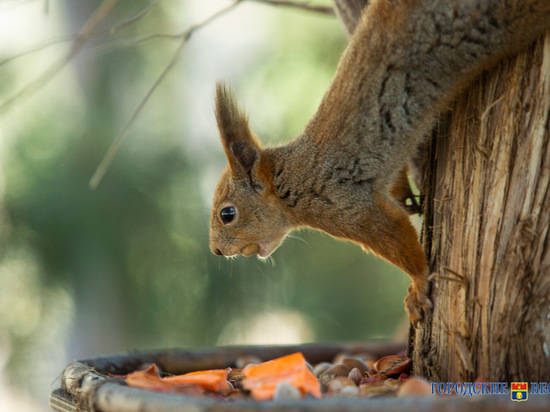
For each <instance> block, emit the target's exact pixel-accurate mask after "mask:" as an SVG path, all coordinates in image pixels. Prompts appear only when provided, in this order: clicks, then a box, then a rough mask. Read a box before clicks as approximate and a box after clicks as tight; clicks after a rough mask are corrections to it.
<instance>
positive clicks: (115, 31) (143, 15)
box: [110, 0, 160, 34]
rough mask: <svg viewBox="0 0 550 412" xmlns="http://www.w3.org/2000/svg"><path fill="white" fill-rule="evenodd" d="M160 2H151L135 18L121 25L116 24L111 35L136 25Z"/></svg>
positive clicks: (122, 22)
mask: <svg viewBox="0 0 550 412" xmlns="http://www.w3.org/2000/svg"><path fill="white" fill-rule="evenodd" d="M159 1H160V0H151V1H150V2H149V3H147V4H146V5H145V6H144V7H143V8H142V9H141V10H139V11H138V12H137V13H136V14H135V15H134V16H132V17H130V18H129V19H127V20H124V21H121V22H120V23H118V24H115V25H114V26H113V27H111V30H110V33H111V34H115V33H117V32H118V31H120V30H122V29H124V28H126V27H128V26H130V25H131V24H134V23H135V22H136V21H138V20H140V19H141V18H143V17H145V16H146V15H147V14H148V13H149V12H150V11H151V9H152V8H153V7H154V6H155V5H156V4H157V3H158V2H159Z"/></svg>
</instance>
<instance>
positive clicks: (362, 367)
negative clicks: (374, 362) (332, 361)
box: [341, 357, 369, 375]
mask: <svg viewBox="0 0 550 412" xmlns="http://www.w3.org/2000/svg"><path fill="white" fill-rule="evenodd" d="M341 363H343V364H344V365H346V366H347V367H348V368H350V369H353V368H357V369H359V371H360V372H361V374H363V375H365V374H366V373H367V372H368V371H369V367H368V366H367V364H366V363H365V362H363V361H362V360H361V359H358V358H352V357H349V358H343V359H342V362H341Z"/></svg>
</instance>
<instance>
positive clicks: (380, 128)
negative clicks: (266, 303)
mask: <svg viewBox="0 0 550 412" xmlns="http://www.w3.org/2000/svg"><path fill="white" fill-rule="evenodd" d="M549 26H550V1H548V0H447V1H445V0H377V1H373V2H371V5H370V6H369V7H368V8H367V9H366V10H365V11H364V12H363V16H362V19H361V21H360V22H359V24H358V26H357V28H356V29H355V31H354V34H353V36H352V38H351V40H350V43H349V45H348V47H347V49H346V51H345V52H344V55H343V56H342V59H341V60H340V63H339V65H338V69H337V71H336V75H335V78H334V80H333V82H332V85H331V86H330V88H329V90H328V91H327V93H326V94H325V96H324V98H323V101H322V102H321V105H320V107H319V109H318V110H317V113H316V114H315V115H314V116H313V118H312V119H311V121H310V122H309V124H308V125H307V127H306V128H305V130H304V132H303V134H302V135H301V136H300V137H298V138H297V139H296V140H294V141H292V142H290V143H289V144H287V145H285V146H281V147H277V148H266V149H261V148H260V145H259V142H258V141H257V139H256V138H255V137H254V136H253V134H252V133H251V132H250V130H249V128H248V122H247V119H246V116H245V115H244V113H243V112H242V111H241V110H240V109H239V108H238V106H237V104H236V102H235V99H234V98H233V95H232V93H231V92H230V91H229V90H228V89H227V88H225V87H224V86H222V85H218V88H217V94H216V116H217V120H218V127H219V129H220V134H221V137H222V143H223V146H224V149H225V152H226V155H227V157H228V161H229V167H228V169H227V170H226V171H225V172H224V173H223V175H222V178H221V180H220V182H219V184H218V187H217V189H216V194H215V196H214V204H213V210H212V217H211V227H210V247H211V249H212V251H219V252H221V253H222V254H224V255H226V256H230V255H235V254H245V255H250V254H253V253H259V254H260V255H262V256H267V255H269V254H270V253H272V252H273V251H274V250H275V249H276V248H277V247H278V246H279V245H280V243H281V242H282V240H283V239H284V237H285V236H286V234H287V233H288V232H289V231H290V230H292V229H294V228H296V227H299V226H309V227H313V228H316V229H320V230H323V231H325V232H327V233H329V234H331V235H333V236H335V237H338V238H343V239H349V240H352V241H354V242H356V243H359V244H360V245H362V246H363V248H364V249H365V250H370V251H372V252H373V253H375V254H377V255H379V256H381V257H383V258H384V259H386V260H388V261H389V262H391V263H393V264H395V265H396V266H398V267H400V268H401V269H403V270H404V271H405V272H406V273H407V274H408V275H409V276H410V277H411V279H412V283H411V286H410V288H409V295H408V296H407V299H406V300H405V303H406V308H407V310H408V312H409V316H410V318H411V320H418V319H420V318H421V316H422V311H425V310H427V309H428V308H429V307H430V306H431V303H430V301H429V299H428V298H427V296H426V292H427V280H426V272H427V267H426V258H425V256H424V253H423V251H422V248H421V246H420V244H419V242H418V239H417V235H416V232H415V230H414V228H413V226H412V225H411V223H410V222H409V219H408V217H407V214H406V212H405V210H404V209H403V208H402V206H401V205H400V204H399V203H398V202H396V201H395V200H394V198H397V199H398V200H403V199H402V198H403V195H404V194H405V193H406V190H405V189H404V182H405V181H406V172H404V167H405V165H406V163H407V160H408V159H409V158H410V157H411V156H412V155H414V154H415V151H416V149H417V147H418V145H419V144H420V143H421V142H422V141H423V138H424V136H425V134H426V132H427V131H428V130H429V129H430V128H431V127H432V126H433V121H434V118H435V116H436V115H437V114H438V113H440V112H441V111H442V110H444V109H445V106H446V105H447V104H448V103H449V102H450V100H451V99H453V98H454V97H455V96H456V94H457V93H458V92H459V91H460V90H461V89H462V88H464V87H465V86H466V85H467V84H469V82H471V80H472V79H473V78H474V77H475V76H477V75H478V74H479V73H480V72H481V71H482V70H483V69H485V68H487V67H489V66H490V65H492V64H494V63H495V62H496V61H498V60H499V59H501V58H503V57H504V56H506V55H509V54H511V53H514V52H516V51H517V50H519V49H521V48H522V47H525V46H526V45H527V44H528V43H529V42H531V41H533V40H534V39H535V38H536V36H538V35H540V34H542V33H543V31H544V30H546V29H547V28H548V27H549ZM408 195H409V194H407V196H408ZM392 197H393V198H392ZM400 197H401V198H400ZM227 205H231V206H234V207H235V208H236V209H237V210H238V214H237V217H236V219H235V220H234V221H233V222H231V223H229V224H227V225H224V224H223V222H222V221H221V219H220V210H221V209H222V208H223V207H225V206H227Z"/></svg>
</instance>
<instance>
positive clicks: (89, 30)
mask: <svg viewBox="0 0 550 412" xmlns="http://www.w3.org/2000/svg"><path fill="white" fill-rule="evenodd" d="M117 3H118V0H104V1H103V3H101V5H100V6H99V7H98V8H97V9H96V10H95V11H94V12H93V14H92V15H91V16H90V18H89V19H88V20H87V21H86V23H84V26H82V29H81V30H80V32H79V33H78V35H77V36H76V37H75V38H74V40H73V44H72V46H71V48H70V50H69V52H68V53H67V54H66V55H65V57H63V58H62V59H60V60H58V61H56V62H54V63H53V64H52V65H51V66H50V67H48V68H47V69H46V70H45V71H44V72H43V73H42V74H41V75H40V76H38V77H37V78H36V79H34V80H32V81H30V82H29V83H27V84H26V85H25V86H23V88H21V89H20V90H19V91H18V92H16V93H15V94H14V95H13V96H11V97H9V98H8V99H6V100H4V101H3V102H2V103H1V104H0V112H3V111H4V110H6V109H7V108H9V107H10V106H11V105H12V104H13V103H14V102H15V101H16V100H18V99H20V98H23V97H26V96H29V95H31V94H32V93H34V92H36V91H37V90H38V89H40V88H41V87H42V86H43V85H44V84H46V83H47V82H48V81H49V80H51V79H52V78H53V77H54V76H55V75H56V74H57V73H59V71H60V70H61V69H62V68H63V67H65V65H66V64H67V63H68V62H69V61H71V59H72V58H73V57H74V56H76V55H77V54H78V52H79V51H80V50H81V49H82V46H84V44H85V43H86V42H87V41H88V39H89V38H90V36H91V35H92V34H93V32H94V30H95V29H96V27H97V26H98V25H99V24H100V23H101V22H102V21H103V20H104V19H105V17H107V15H108V14H109V12H110V11H111V9H112V8H113V7H114V6H115V5H116V4H117Z"/></svg>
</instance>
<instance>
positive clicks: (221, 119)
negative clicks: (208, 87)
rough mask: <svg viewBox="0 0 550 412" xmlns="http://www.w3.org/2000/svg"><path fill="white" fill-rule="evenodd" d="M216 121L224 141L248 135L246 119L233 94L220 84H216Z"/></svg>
mask: <svg viewBox="0 0 550 412" xmlns="http://www.w3.org/2000/svg"><path fill="white" fill-rule="evenodd" d="M216 120H217V122H218V129H219V130H220V133H221V135H222V139H225V140H226V141H235V140H238V137H239V136H242V135H247V134H250V129H249V127H248V118H247V116H246V114H245V113H244V112H243V111H242V110H241V109H240V107H239V105H238V104H237V99H236V98H235V93H234V92H233V90H232V89H231V88H230V87H228V86H226V85H225V84H224V83H222V82H218V83H217V84H216Z"/></svg>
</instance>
